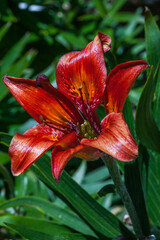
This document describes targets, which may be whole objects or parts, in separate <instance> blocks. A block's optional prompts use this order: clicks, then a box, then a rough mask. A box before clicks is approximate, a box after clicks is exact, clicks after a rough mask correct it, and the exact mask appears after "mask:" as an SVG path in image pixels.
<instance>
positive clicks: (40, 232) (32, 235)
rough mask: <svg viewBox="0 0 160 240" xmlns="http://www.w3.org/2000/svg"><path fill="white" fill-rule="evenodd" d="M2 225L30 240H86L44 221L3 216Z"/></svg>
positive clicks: (0, 221) (57, 225)
mask: <svg viewBox="0 0 160 240" xmlns="http://www.w3.org/2000/svg"><path fill="white" fill-rule="evenodd" d="M0 225H1V226H3V227H9V228H11V229H13V230H15V231H16V232H17V233H19V234H20V235H21V236H23V237H25V238H27V239H30V240H37V239H38V240H44V239H45V240H55V239H56V240H63V239H64V240H75V239H77V240H86V238H85V237H83V236H82V235H81V234H74V233H71V231H70V230H69V229H67V228H66V227H64V226H61V225H59V224H56V223H54V222H52V221H47V220H44V219H38V218H31V217H22V216H13V215H1V216H0Z"/></svg>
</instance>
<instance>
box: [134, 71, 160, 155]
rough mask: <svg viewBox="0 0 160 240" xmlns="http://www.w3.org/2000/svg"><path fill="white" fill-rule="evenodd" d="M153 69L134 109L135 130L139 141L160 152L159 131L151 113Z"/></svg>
mask: <svg viewBox="0 0 160 240" xmlns="http://www.w3.org/2000/svg"><path fill="white" fill-rule="evenodd" d="M154 81H155V79H154V78H153V69H152V68H151V71H150V74H149V77H148V80H147V82H146V84H145V86H144V89H143V92H142V94H141V97H140V100H139V103H138V106H137V111H136V131H137V135H138V137H139V139H140V141H141V143H142V144H143V145H144V146H145V147H147V148H150V149H152V150H154V151H157V152H159V153H160V146H159V143H160V131H159V130H158V127H157V125H156V122H155V120H154V118H153V113H152V99H153V86H154Z"/></svg>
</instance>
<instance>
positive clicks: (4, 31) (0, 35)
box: [0, 22, 12, 41]
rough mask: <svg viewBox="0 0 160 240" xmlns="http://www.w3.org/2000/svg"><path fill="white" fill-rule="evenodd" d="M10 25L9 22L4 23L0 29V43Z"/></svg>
mask: <svg viewBox="0 0 160 240" xmlns="http://www.w3.org/2000/svg"><path fill="white" fill-rule="evenodd" d="M11 25H12V23H11V22H8V23H6V24H5V25H4V26H3V27H1V29H0V41H1V40H2V39H3V37H4V36H5V34H6V33H7V31H8V30H9V28H10V26H11Z"/></svg>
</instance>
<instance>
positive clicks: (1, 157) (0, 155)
mask: <svg viewBox="0 0 160 240" xmlns="http://www.w3.org/2000/svg"><path fill="white" fill-rule="evenodd" d="M8 162H10V157H9V155H8V153H4V152H0V164H6V163H8Z"/></svg>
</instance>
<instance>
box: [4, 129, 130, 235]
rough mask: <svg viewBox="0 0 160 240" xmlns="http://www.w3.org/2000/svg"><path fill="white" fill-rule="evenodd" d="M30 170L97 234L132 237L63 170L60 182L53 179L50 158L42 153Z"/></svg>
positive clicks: (7, 137) (8, 139) (5, 136)
mask: <svg viewBox="0 0 160 240" xmlns="http://www.w3.org/2000/svg"><path fill="white" fill-rule="evenodd" d="M1 135H2V139H3V141H2V143H4V139H6V142H5V145H7V144H8V143H9V141H10V139H11V137H10V136H9V135H7V134H6V135H5V134H4V133H2V134H0V136H1ZM31 168H32V170H33V171H34V172H35V173H36V174H37V176H38V177H39V178H40V179H41V180H42V181H43V182H45V183H46V184H47V185H48V186H49V187H50V188H51V189H53V190H54V191H56V193H57V194H58V195H59V196H60V197H61V198H63V199H64V200H66V201H67V202H68V203H69V204H70V205H71V207H72V208H74V209H75V210H76V211H77V213H78V214H79V215H80V216H81V217H83V218H84V219H85V220H86V222H87V223H88V224H89V225H90V226H92V228H93V229H94V230H95V231H96V233H97V234H98V236H105V237H106V239H110V238H114V237H116V236H118V235H121V234H125V235H127V236H130V239H134V236H133V234H132V233H131V232H130V231H129V230H128V229H127V228H126V227H125V226H124V225H123V223H122V222H121V221H119V220H118V219H117V218H116V217H115V216H114V215H113V214H111V213H110V212H109V211H107V210H106V209H105V208H103V207H102V206H101V205H100V204H98V203H97V202H96V201H95V200H94V199H93V198H92V197H91V196H90V195H89V194H88V193H87V192H85V191H84V190H83V189H82V188H81V187H80V186H79V185H78V184H77V183H76V182H75V181H74V180H73V179H72V178H71V177H70V176H69V175H68V174H67V173H66V172H65V171H64V172H63V174H62V177H61V180H60V183H59V184H57V183H56V181H55V180H54V179H53V176H52V173H51V167H50V159H49V157H48V156H47V155H46V154H44V155H43V156H42V157H41V158H40V159H39V160H38V161H36V163H35V164H34V165H32V167H31Z"/></svg>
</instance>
